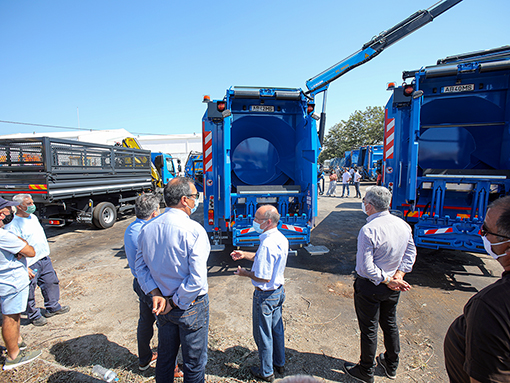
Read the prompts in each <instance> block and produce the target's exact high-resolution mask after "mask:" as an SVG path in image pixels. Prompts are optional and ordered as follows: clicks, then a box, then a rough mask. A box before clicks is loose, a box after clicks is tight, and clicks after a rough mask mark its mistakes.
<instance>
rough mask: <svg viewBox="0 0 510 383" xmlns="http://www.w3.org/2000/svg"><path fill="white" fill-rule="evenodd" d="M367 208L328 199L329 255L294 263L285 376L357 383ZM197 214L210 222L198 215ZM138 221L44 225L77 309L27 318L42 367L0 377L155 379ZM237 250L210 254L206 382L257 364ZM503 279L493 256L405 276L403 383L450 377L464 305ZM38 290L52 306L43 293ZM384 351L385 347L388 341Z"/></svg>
mask: <svg viewBox="0 0 510 383" xmlns="http://www.w3.org/2000/svg"><path fill="white" fill-rule="evenodd" d="M351 196H352V194H351ZM360 202H361V200H360V199H355V198H333V197H322V196H321V197H320V198H319V207H320V215H319V217H318V218H317V220H316V227H315V229H314V231H313V234H312V243H313V244H314V245H324V246H327V247H328V248H329V250H330V252H329V253H327V254H324V255H320V256H311V255H310V254H309V253H308V252H307V251H305V250H304V249H299V250H298V252H297V255H295V256H291V257H289V260H288V265H287V269H286V273H285V278H286V294H287V300H286V302H285V305H284V322H285V331H286V334H285V336H286V356H287V364H286V370H287V372H286V375H287V376H288V375H294V374H309V375H313V376H315V377H316V378H318V379H319V380H324V381H340V382H351V381H352V380H351V379H350V378H349V377H347V376H346V375H345V374H344V373H343V371H342V365H343V363H344V362H345V361H350V362H357V360H358V358H359V330H358V325H357V321H356V316H355V313H354V307H353V299H352V283H353V280H354V278H353V271H354V265H355V252H356V237H357V233H358V231H359V229H360V227H361V226H363V224H364V223H365V218H366V216H365V215H364V214H363V213H362V212H361V209H360ZM193 218H196V219H197V220H198V221H200V220H201V217H200V213H198V212H197V213H195V215H194V217H193ZM133 219H134V218H133V217H126V218H124V219H122V220H119V221H118V222H117V223H116V224H115V225H114V227H113V228H111V229H108V230H95V229H91V228H89V227H87V226H83V225H78V224H73V225H71V226H69V227H66V228H63V229H58V228H47V229H46V232H47V236H48V240H49V242H50V246H51V251H52V254H51V258H52V260H53V264H54V267H55V269H56V270H57V273H58V275H59V278H60V286H61V303H62V304H68V305H70V306H71V312H70V313H68V314H66V315H61V316H55V317H53V318H51V319H49V320H48V324H47V325H46V326H44V327H35V326H33V325H31V324H29V323H27V321H26V320H22V328H21V331H22V334H23V336H24V338H25V340H26V342H27V343H28V344H29V348H30V349H42V350H43V354H42V356H41V357H40V358H39V359H38V360H37V361H36V362H34V363H31V364H28V365H25V366H22V367H19V368H17V369H15V370H11V371H5V372H0V381H1V382H16V383H22V382H23V383H28V382H98V381H99V380H98V379H97V378H95V377H93V376H92V366H93V365H95V364H100V365H102V366H105V367H108V368H112V369H113V370H114V371H115V372H116V373H117V374H118V376H119V379H120V381H121V382H152V381H154V379H153V376H154V369H153V368H150V369H149V370H147V371H145V372H140V371H138V360H137V356H136V350H137V348H136V323H137V319H138V303H137V297H136V295H135V293H134V292H133V290H132V276H131V273H130V270H129V267H128V265H127V260H126V256H125V254H124V250H123V234H124V230H125V229H126V227H127V226H128V225H129V224H130V223H131V222H132V220H133ZM231 250H232V249H230V248H227V249H226V250H225V251H223V252H221V253H211V256H210V258H209V285H210V289H209V294H210V301H211V304H210V315H211V316H210V331H209V357H208V364H207V370H206V373H207V376H206V380H207V381H208V382H227V381H228V382H249V381H252V379H251V377H250V374H249V367H250V366H251V365H256V364H257V363H258V356H257V351H256V347H255V343H254V341H253V338H252V333H251V296H252V293H253V288H252V286H251V284H250V282H249V280H248V279H247V278H240V277H237V276H235V275H233V272H234V270H235V269H236V268H237V263H235V262H233V261H232V260H231V258H230V257H229V253H230V251H231ZM240 264H241V265H247V266H248V265H249V262H248V263H246V264H243V263H240ZM501 272H502V268H501V266H499V264H498V263H497V262H496V261H494V260H492V259H491V258H490V257H488V256H483V255H481V256H480V255H475V254H470V253H462V252H456V251H433V250H424V249H420V250H419V253H418V260H417V263H416V265H415V270H414V271H413V273H411V274H409V275H408V276H407V278H406V279H407V280H408V281H409V282H410V283H411V284H412V286H413V289H412V290H411V291H410V292H408V293H404V294H402V296H401V301H400V303H399V308H398V314H399V326H400V334H401V346H402V353H401V365H400V367H399V370H398V376H397V382H408V381H412V382H447V378H446V371H445V369H444V360H443V351H442V342H443V338H444V334H445V332H446V330H447V328H448V326H449V324H450V323H451V322H452V321H453V319H454V318H455V317H457V316H458V315H459V314H460V313H461V312H462V307H463V305H464V304H465V302H466V301H467V300H468V299H469V298H470V297H471V296H472V295H473V294H474V293H476V292H477V291H479V290H480V289H481V288H483V287H484V286H486V285H488V284H490V283H492V282H494V281H495V280H496V279H497V278H498V277H499V276H500V274H501ZM36 294H37V298H36V299H37V302H38V305H39V307H42V296H41V295H40V292H39V291H37V292H36ZM153 346H154V347H155V348H156V347H157V338H155V339H153ZM379 348H380V350H381V351H382V339H380V342H379ZM376 375H377V376H376V380H377V381H383V380H386V378H385V377H384V374H383V371H382V369H381V368H380V367H378V368H377V371H376ZM277 378H281V376H277Z"/></svg>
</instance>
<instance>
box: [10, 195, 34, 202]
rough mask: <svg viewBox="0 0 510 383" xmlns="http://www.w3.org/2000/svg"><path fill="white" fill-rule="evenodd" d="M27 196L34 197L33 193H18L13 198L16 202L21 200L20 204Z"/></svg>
mask: <svg viewBox="0 0 510 383" xmlns="http://www.w3.org/2000/svg"><path fill="white" fill-rule="evenodd" d="M27 198H32V195H31V194H24V193H22V194H16V195H15V196H14V197H12V200H13V201H14V202H19V203H20V204H21V203H23V201H25V199H27Z"/></svg>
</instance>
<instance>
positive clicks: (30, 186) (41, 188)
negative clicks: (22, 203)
mask: <svg viewBox="0 0 510 383" xmlns="http://www.w3.org/2000/svg"><path fill="white" fill-rule="evenodd" d="M28 188H29V189H30V190H48V186H47V185H41V184H39V185H28Z"/></svg>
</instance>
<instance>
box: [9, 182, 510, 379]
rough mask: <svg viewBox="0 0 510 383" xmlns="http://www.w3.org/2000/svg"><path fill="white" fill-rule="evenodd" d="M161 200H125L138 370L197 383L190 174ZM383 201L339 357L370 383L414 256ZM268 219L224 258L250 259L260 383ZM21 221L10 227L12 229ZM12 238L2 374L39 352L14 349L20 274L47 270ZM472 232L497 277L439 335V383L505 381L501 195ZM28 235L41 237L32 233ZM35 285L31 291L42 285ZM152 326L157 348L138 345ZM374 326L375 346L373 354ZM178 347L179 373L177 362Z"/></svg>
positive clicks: (279, 244)
mask: <svg viewBox="0 0 510 383" xmlns="http://www.w3.org/2000/svg"><path fill="white" fill-rule="evenodd" d="M164 200H165V203H166V206H167V208H166V210H165V212H164V213H163V214H160V199H159V197H158V196H156V195H153V194H143V195H140V196H139V197H138V198H137V200H136V217H137V218H136V220H135V221H134V222H133V223H131V225H130V226H129V227H128V228H127V230H126V232H125V236H124V241H125V250H126V255H127V258H128V263H129V267H130V269H131V272H132V274H133V276H134V280H133V289H134V291H135V292H136V294H137V295H138V297H139V312H140V313H139V320H138V328H137V341H138V355H139V368H140V370H146V369H147V368H149V366H150V365H151V364H152V363H154V362H156V363H157V364H156V382H159V383H163V382H164V383H166V382H173V380H174V378H175V377H180V376H183V377H184V382H185V383H203V382H204V379H205V368H206V363H207V345H208V329H209V296H208V283H207V260H208V257H209V253H210V245H209V239H208V236H207V233H206V231H205V229H204V228H203V227H202V226H201V225H200V224H199V223H197V222H196V221H194V220H192V219H191V218H190V216H191V214H192V213H193V212H194V211H196V209H197V207H198V205H199V193H198V191H197V189H196V187H195V185H194V183H193V181H192V180H191V179H189V178H185V177H177V178H175V179H173V180H172V181H170V182H169V183H168V184H167V185H166V186H165V188H164ZM22 201H23V203H24V204H25V205H22V204H21V203H20V202H16V201H6V200H4V199H2V198H0V221H3V220H5V219H6V218H7V217H8V216H9V215H10V214H11V209H12V206H18V205H20V206H22V207H18V210H20V211H21V212H22V213H23V212H24V213H25V214H21V213H20V215H18V216H19V217H21V218H24V219H27V218H28V217H30V215H31V214H32V213H33V211H31V210H33V209H27V208H26V205H30V200H27V198H26V197H25V196H24V197H23V198H22ZM390 201H391V192H390V191H389V190H388V189H386V188H385V187H382V186H373V187H370V188H367V190H366V194H365V196H364V198H363V199H362V210H363V212H365V214H366V215H367V216H368V218H367V223H366V224H365V225H364V226H363V227H362V228H361V230H360V232H359V235H358V244H357V253H356V267H355V271H356V275H355V281H354V307H355V312H356V316H357V319H358V325H359V329H360V338H361V339H360V344H361V352H360V359H359V361H358V363H356V364H355V363H350V362H346V363H344V366H343V368H344V370H345V372H346V374H348V375H349V376H351V377H353V378H355V379H357V380H359V381H362V382H369V383H370V382H374V373H375V367H376V365H377V363H378V364H379V365H380V366H382V368H383V370H384V372H385V374H386V376H387V377H388V378H390V379H396V377H397V369H398V365H399V354H400V340H399V330H398V325H397V304H398V301H399V298H400V294H401V292H405V291H408V290H409V289H410V288H411V286H410V284H409V283H408V282H406V281H405V280H404V276H405V275H406V274H407V273H409V272H410V271H411V270H412V268H413V265H414V262H415V260H416V247H415V244H414V242H413V235H412V231H411V228H410V226H409V225H408V224H407V223H406V222H405V221H404V220H402V219H401V218H399V217H396V216H394V215H392V214H391V213H390V211H389V207H390ZM32 203H33V201H32ZM27 215H28V216H27ZM279 220H280V215H279V213H278V211H277V209H276V208H275V207H274V206H272V205H262V206H260V207H259V208H258V209H257V211H256V213H255V216H254V220H253V229H254V230H255V231H256V232H257V233H259V235H260V245H259V247H258V249H257V251H256V252H248V251H241V250H235V251H233V252H232V253H231V254H230V255H231V257H232V259H233V260H234V261H238V260H241V259H245V260H249V261H252V262H253V265H252V267H251V269H250V270H248V269H246V268H242V267H240V266H239V267H238V268H237V270H236V271H235V272H234V274H235V275H237V276H240V277H246V278H249V279H250V280H251V282H252V285H253V287H254V292H253V309H252V310H253V314H252V315H253V321H252V328H253V336H254V339H255V343H256V345H257V348H258V353H259V359H260V365H259V366H252V367H251V369H250V372H251V374H252V375H253V376H254V377H255V378H257V379H259V380H263V381H267V382H272V381H274V379H275V374H279V375H284V374H285V335H284V326H283V320H282V308H283V303H284V302H285V289H284V281H285V279H284V271H285V267H286V263H287V254H288V251H289V242H288V240H287V239H286V237H285V236H284V235H283V234H282V233H281V232H280V231H279V230H278V222H279ZM13 222H14V221H13ZM25 224H26V222H22V224H21V225H18V226H16V225H13V226H16V227H18V228H19V227H21V228H22V229H23V228H24V227H25ZM2 225H3V223H2ZM13 232H15V231H14V230H13ZM13 232H9V231H7V230H6V229H5V228H0V250H1V257H0V298H1V303H2V314H3V326H2V335H3V337H4V341H5V344H6V346H7V358H6V362H5V366H4V369H8V368H13V367H16V366H18V365H20V364H23V363H27V362H29V361H31V360H33V359H35V358H36V357H37V356H39V355H40V351H32V352H30V353H27V352H25V351H20V350H21V349H22V348H23V347H26V345H24V342H23V339H22V338H21V336H20V334H19V315H20V312H22V311H24V309H25V308H26V307H27V302H28V300H29V287H28V286H29V280H30V279H29V278H32V279H34V278H35V276H36V275H37V273H38V272H39V269H37V270H35V269H34V268H35V267H37V268H40V270H50V269H52V267H51V266H49V265H48V264H43V263H37V262H40V260H39V261H36V263H33V265H32V266H33V267H34V268H32V269H28V268H27V263H26V262H27V259H29V258H34V257H35V259H37V257H38V252H41V253H40V254H46V253H45V252H43V251H42V250H38V249H39V248H40V246H39V245H38V242H37V243H35V242H32V243H33V245H31V244H30V243H31V241H33V239H32V238H29V237H27V239H23V235H25V234H26V233H25V234H24V233H23V230H22V231H21V232H18V233H19V234H21V235H15V234H13ZM481 235H482V239H483V242H484V246H485V249H486V251H487V252H488V253H489V255H491V256H492V257H493V258H494V259H497V260H498V262H499V263H500V264H501V265H502V266H503V268H504V270H505V272H504V273H503V277H502V278H501V279H500V280H498V281H497V282H495V283H494V284H492V285H490V286H488V287H486V288H485V289H483V290H482V291H480V292H479V293H478V294H476V295H475V296H473V297H472V298H471V299H470V301H469V302H468V303H467V304H466V306H465V309H464V314H463V315H461V316H460V317H459V318H457V319H456V320H455V321H454V322H453V323H452V325H451V327H450V329H449V331H448V333H447V335H446V339H445V344H444V352H445V362H446V369H447V373H448V376H449V378H450V381H451V382H509V381H510V331H509V328H510V299H508V297H509V294H510V291H509V290H510V282H509V281H510V279H509V277H510V196H508V197H503V198H500V199H499V200H496V201H495V202H493V203H492V204H491V205H490V206H489V208H488V211H487V214H486V218H485V222H484V224H483V226H482V229H481ZM37 238H38V239H39V240H41V235H40V233H39V234H38V235H37ZM43 247H44V246H43ZM46 257H47V255H46ZM45 262H46V261H45ZM50 263H51V262H50ZM35 265H36V266H35ZM29 270H31V273H30V272H29ZM53 273H54V271H53ZM32 274H34V276H32ZM43 274H45V273H43ZM55 278H56V274H55ZM49 280H50V281H51V279H49ZM47 281H48V280H47ZM47 281H46V282H44V283H42V284H40V286H43V285H44V284H48V283H49V282H47ZM36 283H37V282H36ZM56 284H57V285H58V279H57V280H56ZM41 289H42V287H41ZM43 295H44V296H45V303H46V301H47V300H48V302H49V301H50V300H51V299H46V298H47V297H46V295H47V294H46V295H45V294H44V292H43ZM57 301H58V296H57ZM28 306H29V307H30V305H28ZM36 311H37V310H36ZM67 311H69V307H68V306H60V305H59V304H58V302H57V303H56V304H50V303H48V305H47V306H46V310H45V312H46V313H49V314H50V316H51V315H52V314H53V315H55V314H62V313H65V312H67ZM35 317H37V316H35ZM156 321H157V324H158V351H157V353H156V352H153V351H152V349H151V347H150V342H151V339H152V337H153V334H154V327H153V326H154V323H155V322H156ZM379 326H380V327H381V329H382V332H383V339H384V349H385V351H384V352H382V353H380V354H379V355H377V338H378V336H377V333H378V327H379ZM179 348H180V349H181V352H182V362H183V363H182V371H181V370H180V369H179V366H178V365H177V355H178V352H179Z"/></svg>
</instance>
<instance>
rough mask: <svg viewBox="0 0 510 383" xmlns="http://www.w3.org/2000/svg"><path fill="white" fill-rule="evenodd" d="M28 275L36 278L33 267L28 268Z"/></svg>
mask: <svg viewBox="0 0 510 383" xmlns="http://www.w3.org/2000/svg"><path fill="white" fill-rule="evenodd" d="M28 277H29V278H30V279H34V278H35V274H34V272H33V271H32V269H31V268H30V267H29V268H28Z"/></svg>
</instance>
